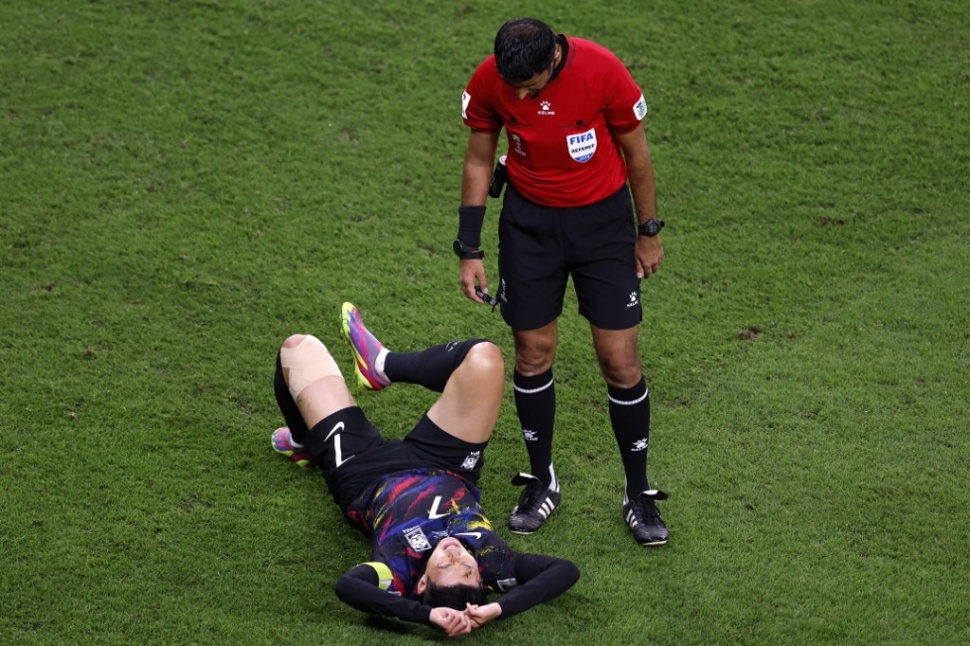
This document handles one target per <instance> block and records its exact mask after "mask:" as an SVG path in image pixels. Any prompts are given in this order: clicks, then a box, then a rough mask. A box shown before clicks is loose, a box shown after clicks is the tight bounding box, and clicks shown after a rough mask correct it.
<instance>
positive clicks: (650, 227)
mask: <svg viewBox="0 0 970 646" xmlns="http://www.w3.org/2000/svg"><path fill="white" fill-rule="evenodd" d="M663 228H664V221H663V220H647V221H646V222H644V223H643V224H641V225H640V226H639V227H637V231H639V232H640V235H642V236H647V237H648V238H652V237H654V236H655V235H657V234H658V233H660V230H661V229H663Z"/></svg>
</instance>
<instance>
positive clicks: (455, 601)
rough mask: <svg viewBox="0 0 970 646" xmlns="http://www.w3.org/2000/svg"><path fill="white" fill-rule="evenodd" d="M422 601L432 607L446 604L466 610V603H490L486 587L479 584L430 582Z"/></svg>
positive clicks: (478, 604) (477, 604)
mask: <svg viewBox="0 0 970 646" xmlns="http://www.w3.org/2000/svg"><path fill="white" fill-rule="evenodd" d="M422 601H423V602H424V604H425V605H428V606H431V607H432V608H439V607H442V606H444V607H446V608H454V609H455V610H464V609H465V604H466V603H470V604H473V605H476V606H483V605H485V604H486V603H488V595H487V594H485V588H483V587H481V586H478V585H460V584H459V585H448V586H437V585H435V584H433V583H430V582H429V583H428V587H427V588H426V589H425V591H424V596H423V598H422Z"/></svg>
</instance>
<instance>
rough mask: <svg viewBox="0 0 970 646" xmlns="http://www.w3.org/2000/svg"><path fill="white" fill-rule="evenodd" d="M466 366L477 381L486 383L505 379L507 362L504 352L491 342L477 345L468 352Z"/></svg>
mask: <svg viewBox="0 0 970 646" xmlns="http://www.w3.org/2000/svg"><path fill="white" fill-rule="evenodd" d="M463 363H464V364H467V366H468V370H469V371H471V372H473V373H474V375H475V379H482V380H486V381H491V380H496V379H497V380H499V381H503V380H504V379H505V360H504V359H503V358H502V350H501V349H500V348H499V347H498V346H497V345H495V344H494V343H492V342H491V341H482V342H481V343H476V344H475V345H474V346H472V348H471V349H469V350H468V355H467V356H466V357H465V361H464V362H463Z"/></svg>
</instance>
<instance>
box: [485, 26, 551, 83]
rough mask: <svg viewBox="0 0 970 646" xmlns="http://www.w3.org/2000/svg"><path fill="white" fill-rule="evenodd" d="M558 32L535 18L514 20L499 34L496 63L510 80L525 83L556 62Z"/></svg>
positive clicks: (496, 40)
mask: <svg viewBox="0 0 970 646" xmlns="http://www.w3.org/2000/svg"><path fill="white" fill-rule="evenodd" d="M555 55H556V35H555V34H554V33H552V29H551V28H550V27H549V25H547V24H546V23H544V22H542V21H541V20H536V19H535V18H516V19H514V20H510V21H508V22H507V23H505V24H504V25H502V28H501V29H499V30H498V34H496V35H495V66H496V67H498V73H499V74H501V75H502V78H503V79H505V81H506V82H507V83H523V82H525V81H528V80H529V79H530V78H532V77H533V76H535V75H536V74H540V73H542V72H545V71H546V70H548V69H549V68H550V67H551V66H552V59H553V58H554V57H555Z"/></svg>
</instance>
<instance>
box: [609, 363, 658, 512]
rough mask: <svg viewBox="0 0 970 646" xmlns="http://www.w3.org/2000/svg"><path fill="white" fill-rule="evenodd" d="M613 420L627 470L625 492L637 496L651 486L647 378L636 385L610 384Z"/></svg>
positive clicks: (625, 469)
mask: <svg viewBox="0 0 970 646" xmlns="http://www.w3.org/2000/svg"><path fill="white" fill-rule="evenodd" d="M607 392H608V393H609V397H610V422H611V423H612V425H613V435H614V436H615V437H616V443H617V445H618V446H619V448H620V457H621V458H622V459H623V471H624V473H625V474H626V494H627V496H629V497H631V498H632V497H634V496H636V495H637V494H638V493H640V492H641V491H646V490H647V489H649V488H650V483H649V480H647V445H648V442H649V439H650V392H649V390H648V389H647V381H646V379H643V378H641V379H640V383H638V384H637V385H636V386H634V387H633V388H616V387H614V386H609V385H608V386H607Z"/></svg>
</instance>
